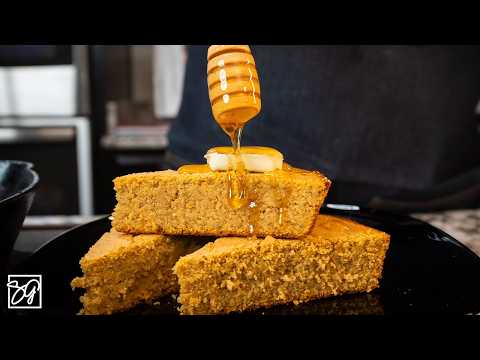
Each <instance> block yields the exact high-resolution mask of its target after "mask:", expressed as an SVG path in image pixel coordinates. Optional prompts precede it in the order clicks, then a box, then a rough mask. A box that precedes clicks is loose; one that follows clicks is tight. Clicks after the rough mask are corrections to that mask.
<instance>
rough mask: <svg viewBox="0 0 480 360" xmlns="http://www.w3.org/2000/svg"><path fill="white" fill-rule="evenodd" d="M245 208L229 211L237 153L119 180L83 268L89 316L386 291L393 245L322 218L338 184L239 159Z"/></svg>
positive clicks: (276, 161)
mask: <svg viewBox="0 0 480 360" xmlns="http://www.w3.org/2000/svg"><path fill="white" fill-rule="evenodd" d="M241 151H242V156H243V161H244V164H245V166H246V170H247V172H246V174H245V178H244V179H243V181H244V186H245V194H246V195H245V196H246V198H247V204H248V205H247V206H244V207H241V208H233V207H232V206H230V205H231V204H230V202H229V196H230V192H231V186H232V184H231V173H230V172H229V171H228V163H229V156H230V155H229V154H230V153H229V151H228V149H221V148H216V149H213V150H211V151H209V152H208V153H207V155H206V158H207V164H205V165H190V166H186V167H182V168H180V169H179V170H177V171H173V170H166V171H158V172H151V173H138V174H131V175H126V176H122V177H119V178H116V179H115V180H114V188H115V191H116V198H117V205H116V207H115V210H114V213H113V215H112V216H113V217H112V230H111V231H110V232H109V233H106V234H104V235H103V236H102V237H101V238H100V240H98V242H97V243H96V244H95V245H93V246H92V248H91V249H90V250H89V252H88V253H87V254H86V255H85V256H84V257H83V258H82V259H81V261H80V265H81V268H82V271H83V277H80V278H76V279H74V280H73V281H72V287H74V288H75V287H78V288H84V289H85V294H84V295H83V296H82V297H81V298H80V300H81V302H82V303H83V309H82V311H81V313H83V314H111V313H114V312H118V311H123V310H127V309H130V308H132V307H134V306H135V305H137V304H140V303H142V302H147V303H151V302H153V301H155V300H156V299H158V298H161V297H163V296H166V295H169V294H178V297H177V301H178V303H179V308H178V309H179V311H180V313H181V314H225V313H230V312H241V311H245V310H251V309H256V308H261V307H269V306H273V305H275V304H286V303H294V304H299V303H302V302H305V301H309V300H312V299H318V298H324V297H329V296H334V295H340V294H345V293H358V292H369V291H371V290H373V289H375V288H376V287H378V286H379V280H380V278H381V275H382V269H383V263H384V258H385V254H386V251H387V248H388V245H389V235H388V234H385V233H383V232H381V231H378V230H375V229H371V228H369V227H366V226H363V225H360V224H357V223H355V222H353V221H351V220H347V219H343V218H340V217H336V216H329V215H319V210H320V207H321V205H322V203H323V201H324V199H325V197H326V195H327V192H328V189H329V187H330V181H329V180H328V179H327V178H326V177H325V176H323V175H322V174H320V173H318V172H311V171H305V170H301V169H296V168H293V167H291V166H288V165H287V164H285V163H283V156H281V154H280V153H279V152H278V151H276V150H273V149H269V148H254V147H251V148H249V147H244V148H242V150H241Z"/></svg>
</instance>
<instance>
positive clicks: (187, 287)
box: [174, 215, 390, 314]
mask: <svg viewBox="0 0 480 360" xmlns="http://www.w3.org/2000/svg"><path fill="white" fill-rule="evenodd" d="M389 243H390V236H389V235H388V234H386V233H384V232H381V231H378V230H375V229H372V228H369V227H367V226H363V225H361V224H358V223H355V222H353V221H351V220H347V219H344V218H340V217H336V216H329V215H318V216H317V218H316V221H315V225H314V227H313V228H312V231H311V232H310V233H309V234H308V235H307V236H305V237H303V238H301V239H298V240H286V239H275V238H273V237H270V236H268V237H266V238H265V239H254V238H220V239H218V240H216V241H215V242H214V243H209V244H207V245H205V246H204V247H203V248H201V249H200V250H197V251H195V252H194V253H192V254H190V255H187V256H184V257H181V258H180V260H178V262H177V263H176V264H175V266H174V271H175V274H176V275H177V276H178V281H179V284H180V295H179V297H178V298H177V300H178V302H179V303H180V304H181V307H180V312H181V313H182V314H221V313H230V312H234V311H236V312H241V311H244V310H248V309H255V308H261V307H269V306H272V305H275V304H284V303H290V302H295V303H297V304H301V303H303V302H305V301H309V300H313V299H317V298H323V297H329V296H334V295H340V294H345V293H357V292H370V291H371V290H373V289H375V288H377V287H378V286H379V280H380V278H381V275H382V270H383V263H384V258H385V254H386V251H387V249H388V246H389Z"/></svg>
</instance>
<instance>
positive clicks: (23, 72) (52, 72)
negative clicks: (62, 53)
mask: <svg viewBox="0 0 480 360" xmlns="http://www.w3.org/2000/svg"><path fill="white" fill-rule="evenodd" d="M76 81H77V70H76V68H75V66H74V65H52V66H16V67H0V116H55V115H58V116H74V115H75V114H76V112H77V108H76V107H77V101H76V100H77V93H76V89H77V86H76Z"/></svg>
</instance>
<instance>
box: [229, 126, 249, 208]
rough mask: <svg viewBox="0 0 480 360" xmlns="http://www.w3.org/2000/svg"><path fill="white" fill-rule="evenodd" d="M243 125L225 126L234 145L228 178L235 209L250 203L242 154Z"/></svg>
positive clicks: (230, 198) (231, 199)
mask: <svg viewBox="0 0 480 360" xmlns="http://www.w3.org/2000/svg"><path fill="white" fill-rule="evenodd" d="M242 129H243V128H242V127H232V128H230V127H228V126H226V127H225V128H224V130H225V132H226V133H227V134H228V136H229V137H230V140H231V141H232V146H233V156H232V158H231V159H232V161H233V164H229V169H228V170H227V179H228V200H229V201H230V206H231V207H232V208H234V209H241V208H243V207H245V206H246V205H248V199H247V184H246V182H247V173H248V171H247V170H246V169H245V164H244V163H243V160H242V157H241V155H240V140H241V137H242Z"/></svg>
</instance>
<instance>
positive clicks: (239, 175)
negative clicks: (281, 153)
mask: <svg viewBox="0 0 480 360" xmlns="http://www.w3.org/2000/svg"><path fill="white" fill-rule="evenodd" d="M207 77H208V79H207V80H208V94H209V97H210V103H211V105H212V112H213V116H214V118H215V120H216V121H217V123H218V124H219V125H220V126H221V128H222V129H223V130H224V131H225V132H226V133H227V135H228V136H229V137H230V140H231V142H232V146H233V154H234V156H233V157H232V158H231V161H232V166H231V167H229V168H228V170H227V175H228V183H229V185H228V186H229V189H228V193H229V199H230V205H231V206H232V207H233V208H234V209H240V208H242V207H245V206H250V205H252V204H249V203H248V201H247V194H246V186H245V182H246V178H245V176H246V173H247V170H246V169H245V166H244V163H243V161H242V159H241V157H240V146H241V145H240V142H241V137H242V130H243V127H244V126H245V124H246V123H247V122H248V121H250V120H251V119H252V118H253V117H255V116H256V115H257V114H258V113H259V112H260V109H261V99H260V82H259V80H258V73H257V70H256V68H255V60H254V58H253V56H252V53H251V51H250V47H249V46H248V45H212V46H210V47H209V49H208V65H207Z"/></svg>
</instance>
